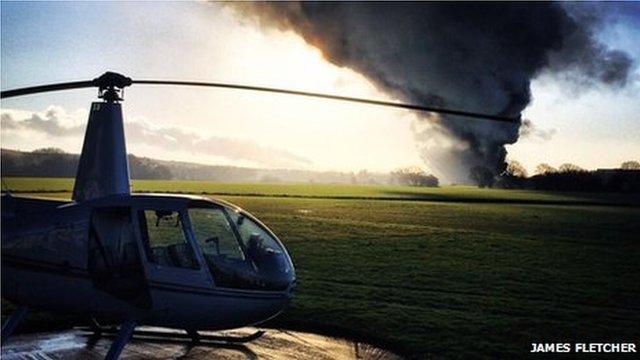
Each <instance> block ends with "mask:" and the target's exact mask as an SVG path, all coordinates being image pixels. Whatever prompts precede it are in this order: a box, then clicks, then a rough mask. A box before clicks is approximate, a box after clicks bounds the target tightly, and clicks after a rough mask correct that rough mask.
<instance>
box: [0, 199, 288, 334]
mask: <svg viewBox="0 0 640 360" xmlns="http://www.w3.org/2000/svg"><path fill="white" fill-rule="evenodd" d="M257 242H259V244H260V245H256V243H257ZM295 282H296V278H295V273H294V269H293V266H292V264H291V261H290V258H289V256H288V254H287V253H286V250H285V249H284V246H282V244H281V243H280V241H279V240H278V239H277V237H276V236H275V235H274V234H273V233H272V232H271V231H270V230H269V229H268V228H266V226H264V225H263V224H262V223H260V222H259V221H258V220H256V219H255V218H254V217H253V216H251V215H250V214H248V213H246V212H244V211H242V210H241V209H239V208H237V207H235V206H233V205H231V204H228V203H226V202H223V201H218V200H211V199H207V198H203V197H193V196H177V195H166V194H165V195H151V194H145V195H140V194H131V195H114V196H107V197H104V198H100V199H94V200H90V201H84V202H69V201H57V200H40V199H30V198H21V197H15V196H10V195H3V196H2V294H3V297H5V298H6V299H8V300H10V301H13V302H15V303H17V304H21V305H25V306H28V307H32V308H37V309H44V310H50V311H54V312H58V313H66V314H74V315H78V316H86V317H92V318H95V319H98V321H99V322H109V323H118V322H120V321H124V320H126V319H135V321H136V323H137V324H145V325H154V326H164V327H172V328H181V329H193V330H220V329H229V328H236V327H241V326H245V325H250V324H256V323H259V322H262V321H265V320H268V319H270V318H272V317H274V316H276V315H277V314H279V313H280V312H281V311H282V310H283V309H284V307H285V306H286V305H287V304H288V303H289V301H290V299H291V296H292V293H293V289H294V287H295Z"/></svg>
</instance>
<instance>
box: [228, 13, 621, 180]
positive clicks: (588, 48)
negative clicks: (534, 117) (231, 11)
mask: <svg viewBox="0 0 640 360" xmlns="http://www.w3.org/2000/svg"><path fill="white" fill-rule="evenodd" d="M232 6H233V7H234V8H235V10H236V11H237V13H238V14H240V15H241V16H243V17H244V18H247V19H255V20H258V21H259V22H260V23H261V24H262V25H263V26H269V27H277V28H279V29H281V30H293V31H295V32H296V33H298V34H300V35H301V36H302V37H303V38H304V39H305V41H307V42H308V43H309V44H311V45H313V46H315V47H317V48H319V49H320V50H321V51H322V53H323V55H324V57H325V58H326V59H327V60H328V61H330V62H332V63H334V64H336V65H338V66H345V67H349V68H351V69H353V70H354V71H357V72H359V73H361V74H363V75H365V76H366V77H367V78H368V79H369V80H371V81H372V82H373V83H374V84H375V85H376V86H377V87H378V88H380V89H381V90H383V91H385V92H387V93H389V94H391V95H392V96H395V97H397V98H398V99H400V100H403V101H408V102H414V103H420V104H425V105H436V106H442V107H449V108H454V109H460V110H468V111H477V112H485V113H491V114H500V115H507V116H512V117H519V116H520V114H521V112H522V111H523V110H524V108H525V107H526V106H527V104H528V103H529V101H530V100H531V93H530V84H531V80H532V79H533V78H534V77H535V76H536V75H537V74H539V73H540V72H541V71H543V70H549V71H561V72H566V73H571V74H572V76H574V77H579V78H580V79H581V80H582V81H584V82H599V83H604V84H609V85H612V86H623V85H624V84H625V82H626V80H627V74H628V72H629V69H630V67H631V64H632V61H631V60H630V58H629V56H628V55H627V54H625V53H623V52H620V51H614V50H610V49H608V48H606V47H605V46H604V45H602V44H600V43H598V42H597V41H595V40H594V36H593V30H594V29H593V28H594V26H596V25H597V23H598V19H599V17H598V15H597V11H595V12H596V14H594V13H589V12H588V11H582V12H577V13H579V14H578V15H579V16H572V15H570V14H569V13H568V11H567V8H566V7H563V5H561V4H558V3H360V2H359V3H324V2H304V3H290V2H287V3H262V2H261V3H239V4H238V3H236V4H234V5H232ZM594 9H595V8H594ZM426 117H429V118H430V119H428V120H429V121H418V122H417V123H415V124H414V125H413V127H414V131H415V138H416V140H417V143H418V146H419V147H420V148H421V154H422V156H423V158H424V160H425V161H426V162H427V164H428V166H429V167H430V168H431V170H432V171H434V172H436V173H437V174H438V175H439V176H440V177H441V178H442V179H444V180H445V181H454V182H468V181H469V169H471V168H473V167H478V166H480V167H483V168H486V169H488V171H489V172H490V173H492V174H498V173H501V172H502V171H503V170H504V168H505V166H506V164H505V157H506V150H505V147H504V146H505V144H511V143H514V142H515V141H516V140H517V139H518V134H519V131H518V130H519V129H518V128H519V124H508V123H493V122H487V121H475V120H469V119H466V118H456V117H455V116H435V115H430V116H426Z"/></svg>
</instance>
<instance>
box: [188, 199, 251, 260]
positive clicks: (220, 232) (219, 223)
mask: <svg viewBox="0 0 640 360" xmlns="http://www.w3.org/2000/svg"><path fill="white" fill-rule="evenodd" d="M189 218H190V219H191V225H192V227H193V232H194V234H195V236H196V239H197V240H198V243H199V244H200V248H201V249H202V252H203V253H204V254H205V255H215V256H218V257H225V258H229V259H238V260H244V254H243V252H242V248H241V247H240V244H239V243H238V239H237V238H236V236H235V234H234V233H233V230H232V228H231V224H229V221H228V220H227V217H226V215H225V214H224V212H223V210H222V209H211V208H191V209H189Z"/></svg>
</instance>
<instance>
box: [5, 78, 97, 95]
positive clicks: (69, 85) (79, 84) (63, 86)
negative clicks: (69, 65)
mask: <svg viewBox="0 0 640 360" xmlns="http://www.w3.org/2000/svg"><path fill="white" fill-rule="evenodd" d="M94 86H95V85H94V83H93V81H73V82H66V83H58V84H49V85H40V86H32V87H27V88H21V89H13V90H5V91H2V92H0V99H6V98H10V97H14V96H22V95H30V94H38V93H43V92H50V91H60V90H71V89H82V88H90V87H94Z"/></svg>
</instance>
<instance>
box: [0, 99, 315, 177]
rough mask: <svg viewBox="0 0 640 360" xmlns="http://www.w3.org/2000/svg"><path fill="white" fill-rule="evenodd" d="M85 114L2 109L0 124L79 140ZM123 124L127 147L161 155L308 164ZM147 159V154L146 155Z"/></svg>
mask: <svg viewBox="0 0 640 360" xmlns="http://www.w3.org/2000/svg"><path fill="white" fill-rule="evenodd" d="M86 118H87V114H86V112H83V111H77V112H73V113H69V112H67V111H65V110H64V109H63V108H61V107H59V106H50V107H48V108H47V109H46V110H44V111H42V112H29V111H22V110H13V109H2V112H1V114H0V122H1V127H2V135H3V138H4V137H5V136H11V135H20V136H21V137H22V138H24V137H26V135H25V134H26V133H37V134H40V135H45V136H46V137H48V138H58V139H60V138H78V141H79V142H80V141H81V138H82V136H83V135H84V131H85V128H86V124H85V122H86ZM133 119H134V120H133V121H127V122H125V134H126V137H127V142H128V143H129V144H143V145H146V146H151V147H154V148H157V149H161V150H163V151H181V152H185V153H191V154H197V155H207V156H216V157H222V158H226V159H229V160H233V161H247V162H253V163H256V164H258V165H259V166H267V167H299V166H304V165H308V164H311V161H309V160H308V159H306V158H304V157H302V156H298V155H296V154H293V153H291V152H289V151H287V150H284V149H279V148H275V147H271V146H266V145H263V144H260V143H258V142H257V141H254V140H252V139H242V138H231V137H222V136H209V137H207V136H202V135H200V134H198V133H196V132H194V131H191V130H187V129H183V128H179V127H161V126H154V125H152V124H150V123H149V122H148V121H146V120H144V119H143V118H133ZM147 155H149V154H147Z"/></svg>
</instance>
